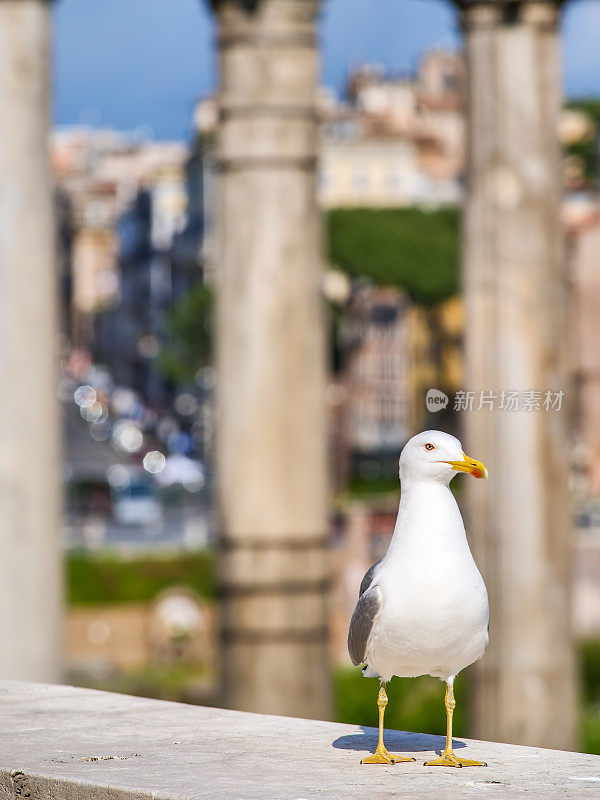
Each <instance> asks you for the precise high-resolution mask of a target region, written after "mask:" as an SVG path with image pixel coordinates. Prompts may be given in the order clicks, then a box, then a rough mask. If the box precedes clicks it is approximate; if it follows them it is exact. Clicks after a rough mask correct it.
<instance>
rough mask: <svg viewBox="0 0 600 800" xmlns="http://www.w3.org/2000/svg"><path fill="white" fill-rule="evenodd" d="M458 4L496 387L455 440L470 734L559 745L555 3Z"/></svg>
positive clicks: (483, 346)
mask: <svg viewBox="0 0 600 800" xmlns="http://www.w3.org/2000/svg"><path fill="white" fill-rule="evenodd" d="M460 5H461V7H462V8H461V10H462V22H463V27H464V32H465V47H466V55H467V65H468V74H469V140H470V144H469V155H468V191H467V200H466V212H465V229H464V291H465V298H466V350H467V383H468V386H467V387H466V388H468V389H470V390H473V391H475V393H476V398H477V397H478V393H479V391H480V390H486V391H490V390H491V391H493V392H494V393H495V395H496V397H497V400H496V410H494V412H493V413H490V412H489V411H488V410H481V411H479V412H477V405H478V399H476V400H475V405H474V410H473V412H472V413H469V414H465V416H464V418H465V420H466V436H465V442H466V447H467V452H471V451H472V452H473V453H477V456H478V458H479V457H480V458H482V460H483V461H485V462H486V464H487V465H488V467H489V471H490V480H489V483H488V484H486V485H481V484H479V483H478V484H477V485H470V486H469V492H470V498H469V499H470V516H469V527H470V532H471V536H472V539H473V545H474V550H475V554H476V557H477V560H478V562H479V564H480V567H481V568H482V572H483V574H484V578H485V580H486V583H487V586H488V591H489V595H490V604H491V621H490V646H489V648H488V651H487V653H486V655H485V656H484V658H483V660H482V661H481V662H480V663H479V664H478V665H477V667H476V669H475V676H476V683H475V698H474V701H475V720H476V729H475V731H474V734H475V735H476V736H479V737H481V738H485V739H496V740H501V741H506V742H513V743H522V744H525V743H526V744H530V745H541V746H545V747H554V748H571V747H573V746H574V744H575V707H576V694H575V683H574V670H573V652H572V645H571V639H570V633H569V621H568V620H569V613H568V611H569V586H568V584H569V542H570V535H571V528H570V519H569V513H568V499H567V482H568V464H569V440H568V437H567V425H568V411H567V409H566V407H565V406H566V403H568V399H569V391H568V390H569V387H568V384H567V381H568V376H567V372H566V367H565V345H566V343H567V338H568V337H567V335H566V333H567V329H566V320H565V310H566V303H565V286H566V281H565V274H564V273H565V267H564V254H563V243H562V235H561V223H560V215H559V207H560V197H561V167H560V153H559V145H558V141H557V117H558V112H559V108H560V101H561V98H560V83H561V79H560V68H559V53H558V33H557V18H558V6H557V4H556V3H554V2H546V1H545V0H542V1H541V2H511V3H505V2H498V1H497V0H488V2H483V0H464V2H462V3H461V4H460ZM503 391H505V392H508V391H518V392H529V391H537V392H541V393H542V394H541V397H540V408H541V410H539V411H536V410H531V411H511V410H500V409H499V408H498V406H499V404H500V403H501V402H502V399H504V401H505V404H506V403H507V402H508V400H507V397H508V396H507V395H505V396H504V397H503V396H502V394H501V393H502V392H503ZM546 391H552V392H560V391H564V392H566V396H565V401H566V402H565V401H563V404H562V410H560V411H556V410H550V411H545V410H543V409H544V406H543V401H544V397H545V394H544V393H545V392H546ZM534 397H535V396H534ZM521 402H522V400H521ZM484 408H485V407H484Z"/></svg>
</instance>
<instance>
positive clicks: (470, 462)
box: [444, 453, 488, 479]
mask: <svg viewBox="0 0 600 800" xmlns="http://www.w3.org/2000/svg"><path fill="white" fill-rule="evenodd" d="M463 458H464V461H444V464H450V466H451V467H452V469H455V470H456V471H457V472H467V473H468V474H469V475H472V476H473V477H474V478H484V479H486V478H487V476H488V471H487V469H486V467H485V465H484V464H482V463H481V461H476V460H475V459H474V458H471V457H470V456H467V455H465V454H464V453H463Z"/></svg>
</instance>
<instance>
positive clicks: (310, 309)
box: [214, 0, 329, 717]
mask: <svg viewBox="0 0 600 800" xmlns="http://www.w3.org/2000/svg"><path fill="white" fill-rule="evenodd" d="M214 5H215V8H216V13H217V16H218V46H219V63H220V95H219V100H220V122H219V131H218V145H217V147H218V167H219V172H220V174H219V211H218V223H217V224H218V227H219V233H218V245H217V246H218V256H217V267H216V282H217V288H218V314H217V317H218V320H217V367H218V400H217V402H218V423H217V424H218V428H217V440H218V443H217V459H218V487H219V488H218V492H219V508H220V519H221V530H222V538H223V551H222V558H221V586H222V606H221V608H222V632H223V646H224V649H223V669H222V674H223V678H224V688H225V702H226V704H227V705H229V706H231V707H235V708H239V709H245V710H251V711H261V712H268V713H278V714H289V715H296V716H308V717H324V716H327V714H328V713H329V685H328V684H329V672H328V665H327V628H326V625H327V614H326V587H327V576H328V568H327V559H326V552H325V537H326V531H327V515H326V495H327V492H326V448H325V441H326V432H325V407H324V381H325V378H324V375H325V371H324V336H323V333H324V327H323V320H322V309H321V300H320V275H321V234H320V224H319V214H318V211H317V205H316V196H315V194H316V193H315V169H316V155H317V153H316V114H315V94H316V87H317V78H318V57H317V45H316V39H315V15H316V12H317V8H318V2H317V0H254V2H247V1H246V2H243V0H218V2H216V3H214Z"/></svg>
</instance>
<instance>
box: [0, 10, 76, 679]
mask: <svg viewBox="0 0 600 800" xmlns="http://www.w3.org/2000/svg"><path fill="white" fill-rule="evenodd" d="M49 79H50V67H49V8H48V4H47V3H46V2H44V0H0V108H1V109H2V112H1V113H0V378H1V380H2V393H1V397H2V400H1V402H0V642H2V646H1V647H0V675H2V677H5V678H20V679H22V680H38V681H40V680H46V681H55V680H58V678H59V675H60V656H61V649H62V647H61V644H62V643H61V625H60V618H61V570H60V564H61V547H60V535H59V505H60V503H59V483H60V481H61V474H62V466H61V463H60V460H59V439H60V422H59V414H58V403H57V391H56V386H57V377H58V376H57V370H56V364H55V358H54V356H55V346H56V335H57V334H56V310H55V294H56V291H55V290H56V272H55V252H54V236H53V211H52V195H51V183H50V177H49V167H48V130H49Z"/></svg>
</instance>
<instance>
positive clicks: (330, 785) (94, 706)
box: [0, 681, 600, 800]
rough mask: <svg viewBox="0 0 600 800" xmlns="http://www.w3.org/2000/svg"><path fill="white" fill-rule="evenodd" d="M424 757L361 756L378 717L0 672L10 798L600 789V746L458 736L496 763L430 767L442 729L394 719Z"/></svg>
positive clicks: (117, 799) (393, 743)
mask: <svg viewBox="0 0 600 800" xmlns="http://www.w3.org/2000/svg"><path fill="white" fill-rule="evenodd" d="M386 737H387V744H388V745H389V747H390V749H391V750H395V751H399V752H402V753H407V754H411V755H413V756H415V757H416V759H417V762H416V763H414V764H413V763H410V764H397V765H394V766H380V765H369V766H361V764H360V759H361V758H362V757H363V756H364V755H365V754H366V753H368V752H369V751H370V750H373V749H374V747H375V743H376V738H377V737H376V732H375V730H374V729H372V728H358V727H356V726H353V725H338V724H334V723H330V722H313V721H308V720H303V719H292V718H288V717H269V716H262V715H259V714H244V713H241V712H238V711H223V710H221V709H216V708H203V707H200V706H186V705H180V704H178V703H166V702H161V701H157V700H146V699H142V698H136V697H128V696H126V695H116V694H108V693H105V692H96V691H90V690H88V689H74V688H72V687H68V686H47V685H39V684H26V683H17V682H12V681H5V682H0V800H14V799H15V798H19V799H21V798H32V800H45V798H49V799H51V800H126V799H127V800H150V799H151V798H152V800H154V799H156V800H159V798H160V800H166V799H167V798H173V800H175V799H177V800H180V799H181V800H183V799H184V798H186V799H187V800H192V799H196V798H197V799H198V800H200V799H202V800H268V799H269V798H277V800H309V799H312V798H320V799H321V800H330V798H336V799H337V798H340V800H342V799H343V800H352V798H357V799H358V798H360V800H383V799H384V798H386V799H387V798H390V799H391V798H399V797H406V798H411V800H418V799H419V798H431V800H446V799H447V798H453V799H454V798H463V797H473V798H480V797H485V796H490V797H491V796H493V797H495V798H503V799H506V798H520V797H529V798H531V800H541V799H542V798H561V800H570V799H571V798H573V800H574V799H575V798H577V800H584V799H585V798H596V797H598V796H600V757H598V756H591V755H584V754H581V753H567V752H559V751H552V750H542V749H538V748H532V747H517V746H513V745H505V744H494V743H491V742H476V741H467V740H460V741H459V740H455V750H456V752H457V754H459V755H467V756H472V757H475V758H480V759H484V760H485V761H487V762H488V765H489V766H488V767H485V768H484V767H481V768H470V769H448V768H439V767H424V766H423V762H424V761H425V760H426V759H428V758H431V757H432V756H433V754H434V753H435V752H436V751H437V752H439V750H440V748H441V747H443V744H444V742H443V739H442V737H441V736H430V735H425V734H416V733H400V732H395V731H390V732H388V733H387V734H386Z"/></svg>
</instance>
